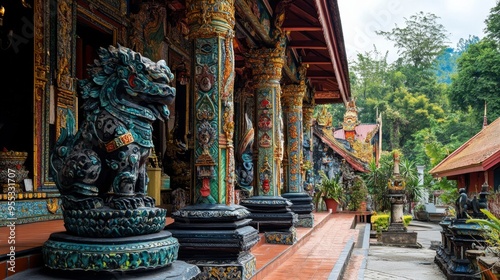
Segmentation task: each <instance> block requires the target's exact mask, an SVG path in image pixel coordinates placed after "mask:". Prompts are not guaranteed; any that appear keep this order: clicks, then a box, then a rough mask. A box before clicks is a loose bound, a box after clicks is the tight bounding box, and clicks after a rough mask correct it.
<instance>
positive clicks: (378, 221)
mask: <svg viewBox="0 0 500 280" xmlns="http://www.w3.org/2000/svg"><path fill="white" fill-rule="evenodd" d="M370 222H371V223H372V227H373V230H376V231H383V230H387V229H388V228H389V222H390V216H389V214H386V213H382V214H376V215H372V217H371V220H370Z"/></svg>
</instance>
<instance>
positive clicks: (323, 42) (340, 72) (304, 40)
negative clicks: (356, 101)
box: [283, 0, 351, 104]
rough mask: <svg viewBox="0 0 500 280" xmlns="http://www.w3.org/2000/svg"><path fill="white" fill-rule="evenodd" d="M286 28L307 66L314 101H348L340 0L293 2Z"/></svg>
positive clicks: (293, 46)
mask: <svg viewBox="0 0 500 280" xmlns="http://www.w3.org/2000/svg"><path fill="white" fill-rule="evenodd" d="M283 29H284V30H285V31H287V32H289V35H288V38H289V40H290V47H291V48H292V49H293V53H294V55H295V56H296V57H297V58H298V59H299V60H300V61H302V63H303V64H307V65H308V68H307V73H306V76H307V78H308V79H309V81H310V83H311V85H312V87H313V88H314V90H315V91H314V100H315V103H316V104H325V103H344V104H346V103H347V102H348V101H349V99H350V96H351V93H350V85H349V71H348V64H347V56H346V51H345V46H344V35H343V33H342V24H341V20H340V12H339V8H338V3H337V0H313V1H311V0H295V1H292V3H291V5H290V7H289V8H288V10H287V13H286V19H285V21H284V23H283Z"/></svg>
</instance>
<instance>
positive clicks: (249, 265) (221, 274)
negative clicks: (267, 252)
mask: <svg viewBox="0 0 500 280" xmlns="http://www.w3.org/2000/svg"><path fill="white" fill-rule="evenodd" d="M187 263H189V264H193V265H196V266H197V267H198V268H199V269H200V270H201V273H200V274H198V275H197V276H196V278H195V279H196V280H205V279H242V280H247V279H251V278H252V277H253V275H254V274H255V272H256V267H257V260H256V259H255V256H254V255H252V254H251V253H244V254H243V255H242V256H240V257H239V258H238V259H236V260H212V259H209V260H191V261H187Z"/></svg>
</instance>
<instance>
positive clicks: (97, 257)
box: [42, 231, 179, 272]
mask: <svg viewBox="0 0 500 280" xmlns="http://www.w3.org/2000/svg"><path fill="white" fill-rule="evenodd" d="M178 250H179V243H178V242H177V239H175V238H173V237H172V234H171V233H170V232H168V231H160V232H158V233H152V234H146V235H139V236H130V237H119V238H96V237H81V236H75V235H72V234H68V233H66V232H56V233H53V234H51V235H50V238H49V240H47V241H46V242H45V244H44V245H43V248H42V257H43V261H44V263H45V266H46V267H48V268H51V269H58V270H67V271H75V270H76V271H96V272H114V271H135V270H150V269H157V268H162V267H166V266H168V265H170V264H171V263H172V262H173V261H175V260H176V259H177V252H178Z"/></svg>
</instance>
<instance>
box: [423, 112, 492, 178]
mask: <svg viewBox="0 0 500 280" xmlns="http://www.w3.org/2000/svg"><path fill="white" fill-rule="evenodd" d="M499 162H500V118H498V119H496V120H495V121H494V122H492V123H491V124H489V125H488V126H486V127H485V128H483V129H482V130H481V131H479V132H478V133H477V134H476V135H474V136H473V137H472V138H471V139H469V140H468V141H467V142H465V143H464V144H463V145H462V146H460V147H459V148H458V149H456V150H455V151H454V152H453V153H451V154H450V155H449V156H448V157H446V158H445V159H444V160H442V161H441V162H440V163H439V164H438V165H436V166H435V167H434V168H433V169H432V170H431V171H430V173H431V174H432V175H434V176H436V177H445V176H452V175H459V174H466V173H470V172H478V171H485V170H488V169H489V168H491V167H493V166H494V165H495V164H497V163H499Z"/></svg>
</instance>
